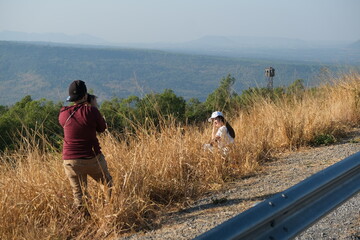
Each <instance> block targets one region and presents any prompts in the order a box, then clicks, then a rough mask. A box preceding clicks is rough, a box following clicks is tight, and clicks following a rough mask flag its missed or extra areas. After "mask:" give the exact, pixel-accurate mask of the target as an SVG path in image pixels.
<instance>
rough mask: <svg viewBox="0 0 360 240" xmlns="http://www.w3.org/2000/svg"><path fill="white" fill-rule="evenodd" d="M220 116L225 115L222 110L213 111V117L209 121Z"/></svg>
mask: <svg viewBox="0 0 360 240" xmlns="http://www.w3.org/2000/svg"><path fill="white" fill-rule="evenodd" d="M219 116H221V117H224V115H223V114H222V112H219V111H216V112H213V113H212V114H211V117H210V118H209V119H208V121H209V122H211V120H212V119H214V118H217V117H219Z"/></svg>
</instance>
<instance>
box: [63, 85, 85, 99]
mask: <svg viewBox="0 0 360 240" xmlns="http://www.w3.org/2000/svg"><path fill="white" fill-rule="evenodd" d="M86 93H87V88H86V85H85V82H84V81H82V80H75V81H73V82H72V83H71V84H70V86H69V97H68V98H67V101H68V102H75V101H78V100H80V99H81V98H83V97H84V96H85V94H86Z"/></svg>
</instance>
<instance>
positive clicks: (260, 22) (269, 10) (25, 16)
mask: <svg viewBox="0 0 360 240" xmlns="http://www.w3.org/2000/svg"><path fill="white" fill-rule="evenodd" d="M5 30H8V31H19V32H28V33H30V32H34V33H65V34H69V35H76V34H89V35H93V36H96V37H100V38H102V39H104V40H107V41H110V42H116V43H124V42H183V41H189V40H194V39H197V38H200V37H203V36H208V35H216V36H264V37H286V38H298V39H303V40H328V41H356V40H359V39H360V0H273V1H270V0H0V31H5Z"/></svg>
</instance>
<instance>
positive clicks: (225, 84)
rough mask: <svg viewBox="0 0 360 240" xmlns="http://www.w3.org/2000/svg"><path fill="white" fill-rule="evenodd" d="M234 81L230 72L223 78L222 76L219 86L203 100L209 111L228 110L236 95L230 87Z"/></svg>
mask: <svg viewBox="0 0 360 240" xmlns="http://www.w3.org/2000/svg"><path fill="white" fill-rule="evenodd" d="M234 83H235V78H234V77H232V76H231V75H230V74H228V75H227V76H226V77H225V78H222V79H221V81H220V86H219V87H218V88H217V89H215V91H214V92H212V93H211V94H210V95H209V96H208V97H207V99H206V101H205V105H206V108H207V109H208V110H210V111H214V110H220V111H226V110H229V109H230V108H231V103H232V102H233V100H234V98H235V97H236V95H237V94H236V93H235V92H234V91H233V89H232V86H233V85H234Z"/></svg>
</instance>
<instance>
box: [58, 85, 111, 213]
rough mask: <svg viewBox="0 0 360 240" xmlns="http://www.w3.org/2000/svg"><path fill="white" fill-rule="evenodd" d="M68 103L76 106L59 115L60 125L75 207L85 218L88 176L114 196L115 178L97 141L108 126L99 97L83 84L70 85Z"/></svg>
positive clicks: (67, 173) (65, 166)
mask: <svg viewBox="0 0 360 240" xmlns="http://www.w3.org/2000/svg"><path fill="white" fill-rule="evenodd" d="M67 101H69V102H73V103H74V105H72V106H66V107H62V108H61V110H60V114H59V123H60V125H61V126H62V127H63V129H64V145H63V154H62V156H63V160H64V168H65V173H66V175H67V177H68V179H69V181H70V185H71V188H72V191H73V195H74V203H75V206H76V207H77V208H78V209H79V210H81V211H82V212H83V213H84V214H85V216H90V213H89V212H88V210H87V208H86V207H85V204H84V200H85V199H86V197H89V196H88V194H87V191H86V188H87V176H88V175H89V176H90V177H92V178H93V179H94V180H96V181H97V182H100V183H102V184H103V185H104V186H106V187H105V188H106V190H107V196H108V197H110V195H111V187H112V177H111V175H110V173H109V170H108V167H107V163H106V160H105V158H104V155H103V154H102V153H101V148H100V144H99V141H98V139H97V137H96V133H97V132H98V133H101V132H104V131H105V129H106V123H105V120H104V118H103V117H102V116H101V114H100V112H99V110H98V106H97V102H96V97H95V96H94V95H90V94H88V93H87V88H86V85H85V82H83V81H82V80H76V81H73V82H72V83H71V84H70V86H69V97H68V99H67Z"/></svg>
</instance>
